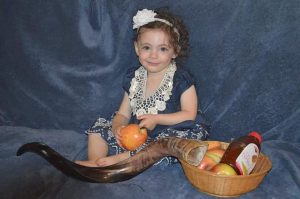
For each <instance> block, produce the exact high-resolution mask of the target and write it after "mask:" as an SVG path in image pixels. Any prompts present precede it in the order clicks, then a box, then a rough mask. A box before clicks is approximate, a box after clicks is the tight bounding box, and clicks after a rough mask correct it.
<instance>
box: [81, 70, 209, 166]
mask: <svg viewBox="0 0 300 199" xmlns="http://www.w3.org/2000/svg"><path fill="white" fill-rule="evenodd" d="M169 68H170V69H169V70H168V72H167V73H166V75H165V77H164V79H163V80H162V83H161V84H160V86H159V88H158V89H157V91H156V92H155V93H154V94H153V95H152V96H150V97H149V98H147V99H145V98H144V96H143V94H144V93H143V92H144V88H145V83H146V79H147V71H146V70H145V69H144V67H142V66H141V67H138V68H130V69H129V70H128V71H127V73H126V75H125V76H124V78H123V89H124V91H125V92H127V94H128V95H129V99H130V104H131V108H132V116H131V119H130V123H136V124H138V123H139V120H137V115H139V114H145V113H150V114H164V113H174V112H177V111H179V110H180V97H181V95H182V93H183V92H184V91H186V90H187V89H188V88H190V87H191V86H192V85H194V79H193V78H192V76H191V75H190V74H189V73H188V72H187V71H186V70H184V69H182V68H177V67H176V66H175V65H171V66H170V67H169ZM112 118H113V116H112ZM112 118H110V119H105V118H101V117H100V118H98V119H97V120H96V122H95V123H94V124H93V126H92V127H91V128H89V129H88V130H87V131H86V133H87V134H90V133H99V134H100V135H101V137H102V138H104V139H105V140H106V141H107V143H108V145H109V155H113V154H118V153H122V152H124V151H125V150H124V149H123V148H121V147H120V146H119V145H118V144H117V142H116V140H115V138H114V136H113V133H112V131H111V127H112ZM208 131H209V125H208V124H207V122H206V120H205V119H204V118H203V116H202V115H201V114H200V113H199V114H198V115H197V117H196V119H195V121H184V122H181V123H178V124H176V125H172V126H164V125H157V126H156V127H155V129H153V130H152V131H148V140H147V142H146V143H145V144H143V145H142V146H140V147H139V148H138V149H136V150H135V151H132V152H130V154H131V155H134V154H135V153H136V152H138V151H140V150H141V149H142V148H144V147H145V146H147V145H148V144H149V143H150V142H153V141H155V140H157V139H160V138H164V137H170V136H175V137H180V138H189V139H198V140H206V139H207V138H208V135H209V133H208ZM162 161H167V164H170V163H176V162H177V159H175V158H173V157H166V158H163V159H162V160H161V161H159V162H158V163H160V162H162ZM158 163H157V164H158Z"/></svg>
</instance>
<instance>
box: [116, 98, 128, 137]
mask: <svg viewBox="0 0 300 199" xmlns="http://www.w3.org/2000/svg"><path fill="white" fill-rule="evenodd" d="M130 115H131V108H130V104H129V98H128V94H127V93H126V92H125V93H124V97H123V100H122V102H121V105H120V108H119V111H118V113H117V114H116V115H115V116H114V118H113V120H112V132H113V134H114V135H115V137H116V139H117V141H118V140H119V139H120V129H121V128H122V127H123V126H125V125H127V124H128V122H129V120H130Z"/></svg>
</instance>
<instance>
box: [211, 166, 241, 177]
mask: <svg viewBox="0 0 300 199" xmlns="http://www.w3.org/2000/svg"><path fill="white" fill-rule="evenodd" d="M210 171H211V172H214V173H216V174H218V175H227V176H233V175H237V173H236V171H235V170H234V169H233V168H232V167H231V166H229V165H228V164H224V163H219V164H217V165H215V166H214V167H213V168H212V169H211V170H210Z"/></svg>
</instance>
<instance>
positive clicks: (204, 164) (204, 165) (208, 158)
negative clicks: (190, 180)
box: [198, 148, 225, 170]
mask: <svg viewBox="0 0 300 199" xmlns="http://www.w3.org/2000/svg"><path fill="white" fill-rule="evenodd" d="M224 152H225V150H224V149H221V148H218V149H217V148H213V149H211V150H208V151H207V152H206V153H205V155H204V157H203V159H202V160H201V162H200V165H199V166H198V168H199V169H204V170H210V169H211V168H213V167H214V166H215V165H216V164H218V163H219V162H220V161H221V158H222V156H223V154H224Z"/></svg>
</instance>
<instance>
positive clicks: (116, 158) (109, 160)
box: [96, 152, 130, 167]
mask: <svg viewBox="0 0 300 199" xmlns="http://www.w3.org/2000/svg"><path fill="white" fill-rule="evenodd" d="M129 157H130V153H129V152H123V153H119V154H117V155H112V156H108V157H103V158H98V159H97V160H96V164H97V165H98V166H99V167H104V166H109V165H113V164H116V163H118V162H121V161H122V160H125V159H127V158H129Z"/></svg>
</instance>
